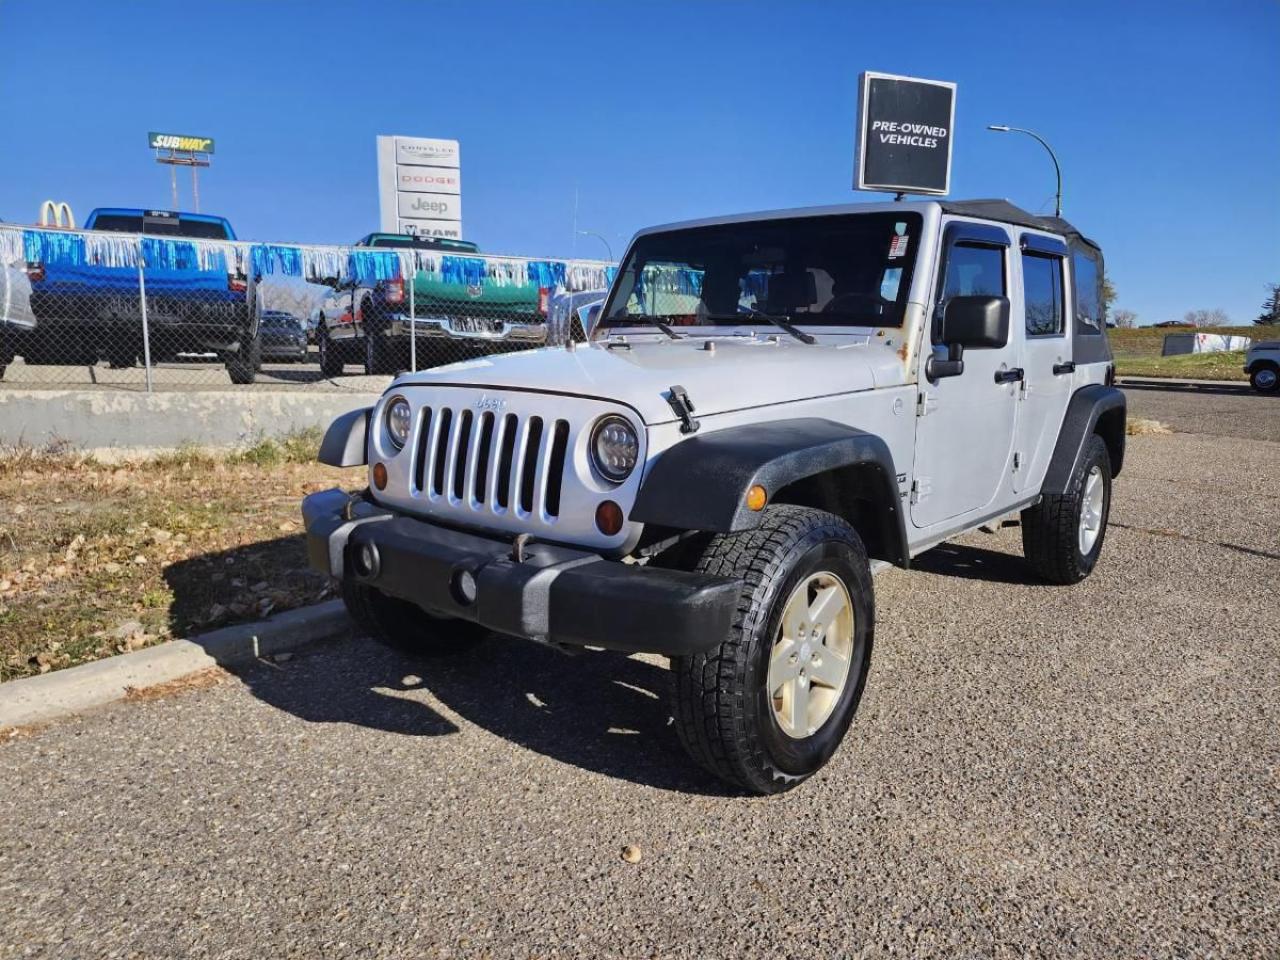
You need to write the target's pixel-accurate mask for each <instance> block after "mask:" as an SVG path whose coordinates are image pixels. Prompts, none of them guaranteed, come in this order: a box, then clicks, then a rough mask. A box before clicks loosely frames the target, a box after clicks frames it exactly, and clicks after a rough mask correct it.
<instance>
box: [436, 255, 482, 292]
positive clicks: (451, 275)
mask: <svg viewBox="0 0 1280 960" xmlns="http://www.w3.org/2000/svg"><path fill="white" fill-rule="evenodd" d="M488 275H489V269H488V266H487V265H486V264H485V262H484V261H483V260H481V259H480V258H478V257H441V258H440V276H441V278H442V279H443V280H444V282H445V283H466V284H470V285H471V286H475V285H476V284H480V283H484V281H485V280H486V279H487V278H488Z"/></svg>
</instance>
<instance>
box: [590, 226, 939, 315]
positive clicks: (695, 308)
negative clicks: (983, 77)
mask: <svg viewBox="0 0 1280 960" xmlns="http://www.w3.org/2000/svg"><path fill="white" fill-rule="evenodd" d="M921 222H922V221H921V218H920V215H919V214H917V213H908V212H903V213H855V214H846V215H841V216H820V217H795V218H791V219H779V220H759V221H750V222H746V223H729V224H721V225H717V226H712V227H691V228H688V229H684V230H673V231H670V232H668V233H653V234H648V235H646V236H643V237H641V238H640V239H639V240H637V241H636V242H635V245H634V246H633V247H632V248H631V250H630V252H629V253H628V254H627V258H626V260H625V262H624V263H623V264H622V268H621V270H620V271H619V274H618V282H617V283H616V284H615V285H614V289H613V293H612V294H611V295H610V298H609V303H608V305H607V306H606V307H605V310H604V313H603V319H602V320H601V326H604V327H634V326H642V325H645V324H646V323H649V322H651V319H658V320H661V321H663V322H665V323H667V324H669V325H670V326H672V327H681V326H699V327H706V326H721V327H723V326H743V325H750V324H769V323H771V322H773V321H772V320H771V319H770V318H780V319H782V320H784V321H789V322H790V323H793V324H795V325H797V326H801V327H806V326H827V327H837V326H868V327H897V326H901V325H902V318H903V314H904V312H905V311H906V304H907V296H908V293H909V291H910V288H911V268H912V265H913V264H914V263H915V257H916V249H917V247H918V246H919V235H920V229H921ZM646 318H651V319H646Z"/></svg>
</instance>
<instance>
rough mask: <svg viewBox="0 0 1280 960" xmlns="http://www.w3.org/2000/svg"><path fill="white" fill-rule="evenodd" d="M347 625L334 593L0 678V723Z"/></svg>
mask: <svg viewBox="0 0 1280 960" xmlns="http://www.w3.org/2000/svg"><path fill="white" fill-rule="evenodd" d="M350 625H351V620H350V619H349V618H348V617H347V612H346V610H345V608H344V607H343V604H342V601H341V600H330V601H328V602H327V603H321V604H317V605H315V606H311V607H302V608H301V609H299V610H289V611H287V612H285V613H282V614H279V615H278V616H275V617H272V618H271V619H269V620H261V621H258V622H257V623H242V624H237V625H235V626H233V627H223V628H222V629H221V630H214V631H211V632H210V633H206V634H202V635H201V636H198V637H194V638H192V639H190V640H171V641H169V642H168V643H162V644H160V645H158V646H155V647H148V648H147V649H145V650H138V651H135V652H134V653H124V654H120V655H119V656H115V657H108V658H107V659H105V660H95V661H94V662H93V663H86V664H82V665H81V666H78V667H70V668H68V669H66V670H56V671H54V672H53V673H46V674H44V675H42V676H39V677H25V678H23V679H21V680H10V681H9V682H8V683H3V684H0V727H17V726H24V725H26V724H32V723H44V722H45V721H48V720H53V719H55V718H57V717H62V716H66V715H67V714H71V713H78V712H79V711H81V710H87V709H89V708H90V707H97V706H101V705H103V704H106V703H111V702H112V701H115V700H119V699H121V698H122V697H124V696H125V694H126V693H127V692H128V691H129V690H130V689H140V688H143V687H151V686H155V685H156V684H158V683H166V682H168V681H169V680H176V679H177V678H179V677H183V676H186V675H187V674H189V673H195V672H196V671H197V670H204V669H205V668H207V667H212V666H224V667H227V666H236V665H237V664H245V663H251V662H252V661H254V660H256V659H258V658H260V657H266V656H270V655H271V654H275V653H284V652H286V651H289V650H296V649H298V648H299V647H303V646H306V645H307V644H309V643H314V642H315V641H317V640H323V639H325V638H327V637H332V636H336V635H337V634H339V633H341V632H342V631H343V630H344V629H346V628H347V627H349V626H350Z"/></svg>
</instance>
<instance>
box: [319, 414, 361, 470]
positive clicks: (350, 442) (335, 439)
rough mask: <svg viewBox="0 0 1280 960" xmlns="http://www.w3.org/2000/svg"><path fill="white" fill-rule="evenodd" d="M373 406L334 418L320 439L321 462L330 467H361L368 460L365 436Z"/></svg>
mask: <svg viewBox="0 0 1280 960" xmlns="http://www.w3.org/2000/svg"><path fill="white" fill-rule="evenodd" d="M372 413H373V407H361V408H360V409H359V410H351V411H349V412H347V413H344V414H342V415H341V416H340V417H337V418H335V419H334V421H333V423H331V424H329V429H328V430H326V431H325V432H324V439H323V440H321V441H320V454H319V456H317V457H316V459H317V460H319V461H320V462H321V463H325V464H328V465H329V466H331V467H362V466H364V465H365V464H366V463H368V462H369V454H368V447H367V444H366V438H367V437H368V434H369V417H370V415H371V414H372Z"/></svg>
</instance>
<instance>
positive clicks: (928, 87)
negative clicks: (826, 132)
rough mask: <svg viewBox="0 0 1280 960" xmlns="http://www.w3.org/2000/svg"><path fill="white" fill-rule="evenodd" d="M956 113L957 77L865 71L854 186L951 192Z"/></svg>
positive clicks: (910, 191)
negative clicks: (948, 80)
mask: <svg viewBox="0 0 1280 960" xmlns="http://www.w3.org/2000/svg"><path fill="white" fill-rule="evenodd" d="M955 116H956V85H955V84H954V83H945V82H943V81H940V80H919V79H917V78H915V77H897V76H893V75H892V74H887V73H871V72H866V73H863V74H862V75H861V77H860V78H859V91H858V143H857V161H856V168H855V169H856V175H855V178H854V188H855V189H857V190H888V191H892V192H897V193H931V194H945V193H947V192H948V191H949V190H950V188H951V139H952V137H951V131H952V128H953V127H954V124H955Z"/></svg>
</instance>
